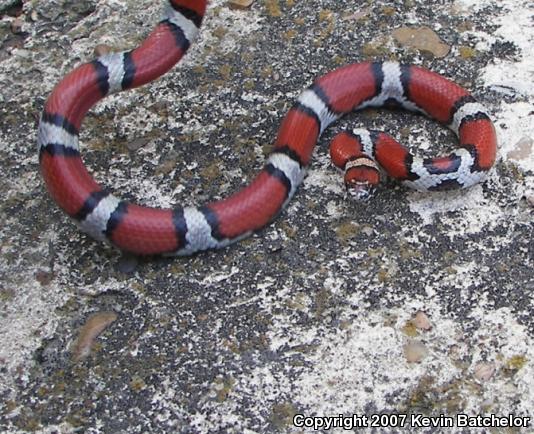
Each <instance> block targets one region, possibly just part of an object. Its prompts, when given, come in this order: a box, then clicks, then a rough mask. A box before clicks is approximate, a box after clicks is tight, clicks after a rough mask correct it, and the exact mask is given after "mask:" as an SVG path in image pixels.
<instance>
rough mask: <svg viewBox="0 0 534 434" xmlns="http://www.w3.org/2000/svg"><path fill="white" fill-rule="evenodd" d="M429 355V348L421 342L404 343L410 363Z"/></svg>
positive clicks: (405, 355)
mask: <svg viewBox="0 0 534 434" xmlns="http://www.w3.org/2000/svg"><path fill="white" fill-rule="evenodd" d="M426 356H428V350H427V348H426V347H425V345H424V344H422V343H421V342H416V341H410V342H409V343H407V344H406V345H404V357H406V360H407V361H408V363H418V362H420V361H421V360H423V359H424V358H425V357H426Z"/></svg>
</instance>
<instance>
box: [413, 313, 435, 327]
mask: <svg viewBox="0 0 534 434" xmlns="http://www.w3.org/2000/svg"><path fill="white" fill-rule="evenodd" d="M413 324H414V325H415V327H417V328H418V329H419V330H425V331H426V330H430V329H431V328H432V324H431V323H430V320H429V319H428V316H427V315H426V313H424V312H422V311H419V312H417V313H416V314H415V317H414V319H413Z"/></svg>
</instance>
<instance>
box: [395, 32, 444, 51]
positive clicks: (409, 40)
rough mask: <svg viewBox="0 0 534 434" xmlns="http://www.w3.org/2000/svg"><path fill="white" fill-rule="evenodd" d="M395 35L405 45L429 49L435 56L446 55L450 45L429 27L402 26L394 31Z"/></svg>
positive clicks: (417, 48)
mask: <svg viewBox="0 0 534 434" xmlns="http://www.w3.org/2000/svg"><path fill="white" fill-rule="evenodd" d="M393 37H394V38H395V39H396V40H397V42H398V43H399V44H401V45H402V46H405V47H410V48H415V49H416V50H419V51H427V52H430V53H432V54H433V55H434V57H438V58H440V57H445V56H446V55H447V54H449V51H450V49H451V48H450V47H449V46H448V45H447V44H445V43H444V42H443V41H442V40H441V39H440V37H439V36H438V34H437V33H436V32H434V31H433V30H432V29H430V28H428V27H424V26H423V27H401V28H399V29H396V30H395V31H394V32H393Z"/></svg>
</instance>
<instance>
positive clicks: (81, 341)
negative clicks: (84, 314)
mask: <svg viewBox="0 0 534 434" xmlns="http://www.w3.org/2000/svg"><path fill="white" fill-rule="evenodd" d="M116 319H117V314H116V313H115V312H98V313H95V314H93V315H91V316H90V317H89V318H88V319H87V321H86V322H85V324H84V325H83V326H82V328H81V329H80V332H79V333H78V339H77V340H76V343H75V345H74V347H73V350H72V359H73V360H74V361H75V362H78V361H80V360H83V359H85V358H86V357H87V356H88V355H89V354H91V349H92V348H93V345H94V343H95V340H96V338H97V337H98V335H100V333H102V332H103V331H104V330H105V329H106V328H107V327H109V325H110V324H111V323H113V322H114V321H115V320H116Z"/></svg>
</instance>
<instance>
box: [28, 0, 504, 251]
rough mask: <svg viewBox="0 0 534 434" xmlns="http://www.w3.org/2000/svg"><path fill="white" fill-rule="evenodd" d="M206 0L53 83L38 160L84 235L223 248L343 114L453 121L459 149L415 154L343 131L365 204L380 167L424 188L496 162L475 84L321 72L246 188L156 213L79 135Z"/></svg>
mask: <svg viewBox="0 0 534 434" xmlns="http://www.w3.org/2000/svg"><path fill="white" fill-rule="evenodd" d="M206 7H207V1H205V0H167V1H165V2H164V5H163V12H162V17H161V20H160V21H159V22H158V24H157V25H156V27H155V28H154V29H153V30H152V32H151V33H150V34H149V35H148V36H147V38H146V39H144V41H143V42H142V43H141V44H140V45H139V46H138V47H137V48H135V49H133V50H131V51H124V52H110V53H107V54H104V55H101V56H100V57H98V58H97V59H95V60H93V61H90V62H88V63H84V64H82V65H80V66H78V67H76V68H75V69H73V70H72V71H71V72H70V73H68V74H67V75H65V76H64V78H63V79H62V80H60V81H59V83H58V84H57V85H56V86H55V87H54V88H53V90H52V92H51V93H50V95H49V97H48V99H47V100H46V102H45V104H44V108H43V111H42V114H41V117H40V121H39V125H38V131H37V146H38V156H39V165H40V170H41V174H42V177H43V179H44V183H45V185H46V188H47V190H48V192H49V195H50V196H51V198H52V199H53V200H54V201H55V202H56V203H57V205H58V206H59V207H60V208H61V209H62V210H63V211H64V212H65V213H66V214H67V215H68V216H70V217H71V218H72V219H73V220H74V221H75V223H76V224H77V226H78V227H79V228H80V229H81V230H82V231H84V232H85V233H87V234H89V235H90V236H92V237H93V238H94V239H96V240H99V241H105V242H108V243H111V244H112V245H113V246H115V247H116V248H118V249H119V250H122V251H124V252H130V253H132V254H136V255H190V254H193V253H195V252H199V251H204V250H208V249H215V248H222V247H226V246H228V245H230V244H231V243H233V242H235V241H237V240H241V239H243V238H244V237H246V236H248V235H250V234H252V233H254V232H257V231H258V230H260V229H262V228H263V227H265V226H266V225H267V224H268V223H270V222H271V221H272V220H273V219H274V218H275V217H276V216H277V215H278V214H279V213H280V212H281V211H282V209H283V208H284V207H285V206H286V205H287V204H288V202H289V201H290V200H291V199H292V197H293V196H294V195H295V193H296V191H297V188H298V186H299V185H300V184H301V182H302V181H303V179H304V177H305V174H306V169H307V167H308V166H309V164H310V160H311V158H312V154H313V151H314V148H315V145H316V143H317V141H318V139H319V137H320V136H321V134H322V133H323V132H324V130H325V129H326V128H327V127H328V126H329V125H330V124H331V123H333V122H334V121H336V120H337V119H339V118H340V117H341V116H343V115H344V114H346V113H349V112H353V111H357V110H361V109H364V108H367V107H390V106H393V107H399V108H402V109H406V110H409V111H413V112H418V113H423V114H425V115H426V116H428V117H430V118H431V119H434V120H436V121H437V122H439V123H441V124H444V125H446V126H447V127H449V128H450V129H451V130H452V131H453V132H454V133H456V135H457V136H458V141H459V144H458V146H457V147H456V148H454V149H453V151H452V152H451V153H450V154H449V155H447V156H441V157H436V158H420V157H417V156H415V155H413V154H412V153H411V152H410V151H409V150H408V149H407V148H406V147H404V146H403V145H401V144H399V143H398V142H396V141H395V139H393V138H391V137H390V136H389V135H387V134H385V133H382V132H378V131H373V130H366V129H355V130H352V131H343V132H341V133H340V134H338V135H337V136H336V137H335V138H334V140H333V141H332V145H331V147H330V154H331V156H332V159H333V162H334V164H335V165H336V166H338V167H339V168H340V169H341V170H343V171H344V172H345V175H344V181H345V185H346V187H347V190H348V191H349V192H350V195H351V196H353V197H355V198H357V199H366V198H367V197H369V196H370V194H371V192H372V190H373V189H374V188H375V186H376V184H377V183H378V181H379V177H380V172H386V174H387V175H389V176H390V177H392V178H394V179H397V180H399V181H400V182H401V183H403V184H405V185H407V186H409V187H411V188H415V189H417V190H422V191H430V190H448V189H454V188H466V187H470V186H472V185H474V184H476V183H478V182H480V181H482V180H483V179H484V178H485V177H486V175H487V174H488V171H489V170H490V169H491V167H492V165H493V163H494V161H495V157H496V148H497V139H496V133H495V128H494V125H493V123H492V121H491V119H490V116H489V114H488V112H487V110H486V109H485V108H484V106H483V105H481V104H480V103H478V102H477V101H476V100H475V99H474V98H473V97H472V96H471V95H470V94H469V92H468V91H466V90H465V89H464V88H462V87H461V86H459V85H457V84H455V83H454V82H452V81H450V80H448V79H447V78H445V77H443V76H442V75H440V74H437V73H435V72H432V71H430V70H427V69H424V68H422V67H420V66H415V65H407V64H400V63H397V62H393V61H384V62H361V63H354V64H349V65H346V66H343V67H340V68H338V69H336V70H333V71H331V72H328V73H326V74H325V75H323V76H321V77H319V78H317V79H316V80H315V81H314V82H313V83H312V84H311V85H310V86H309V87H308V88H306V89H305V90H304V91H303V92H302V93H301V94H300V96H299V97H298V98H297V99H296V101H295V102H294V104H293V105H292V106H291V108H290V109H289V111H288V112H287V114H286V115H285V117H284V118H283V119H282V121H281V125H280V127H279V130H278V133H277V137H276V140H275V142H274V145H273V147H272V151H271V152H270V153H269V155H268V156H267V160H266V162H265V165H264V166H263V168H262V169H261V170H260V171H259V172H258V173H257V175H256V176H255V177H254V178H253V179H252V180H251V181H250V182H249V184H248V185H246V186H244V187H243V188H242V189H240V190H238V191H237V192H234V193H233V194H231V195H230V196H228V197H226V198H224V199H222V200H218V201H214V202H210V203H207V204H202V205H198V206H180V205H176V206H174V207H173V208H168V209H164V208H154V207H147V206H140V205H137V204H135V203H129V202H127V201H124V200H121V199H120V198H119V197H117V196H115V195H114V194H112V193H111V192H110V191H109V190H108V189H106V188H104V187H102V186H101V185H100V184H98V183H97V182H96V181H95V180H94V178H93V177H92V176H91V174H90V173H89V172H88V170H87V168H86V166H85V165H84V163H83V161H82V158H81V154H80V148H79V138H78V136H79V132H80V127H81V124H82V121H83V119H84V117H85V115H86V113H87V112H88V111H89V110H90V109H91V108H92V107H93V106H94V105H95V104H96V103H97V102H98V101H100V100H101V99H103V98H104V97H106V96H107V95H110V94H113V93H116V92H120V91H124V90H127V89H132V88H135V87H139V86H142V85H144V84H147V83H149V82H151V81H153V80H155V79H157V78H158V77H160V76H162V75H163V74H165V73H166V72H167V71H169V70H170V69H171V68H172V67H173V66H174V65H175V64H176V63H177V62H178V61H179V60H180V59H181V58H182V57H183V55H184V54H185V53H186V51H187V50H188V48H189V46H190V45H191V44H192V43H193V41H194V40H195V38H196V37H197V35H198V32H199V28H200V26H201V23H202V20H203V18H204V15H205V12H206Z"/></svg>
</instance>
